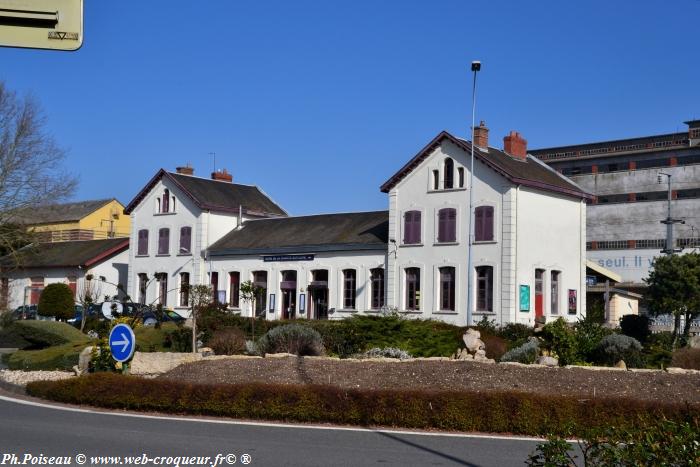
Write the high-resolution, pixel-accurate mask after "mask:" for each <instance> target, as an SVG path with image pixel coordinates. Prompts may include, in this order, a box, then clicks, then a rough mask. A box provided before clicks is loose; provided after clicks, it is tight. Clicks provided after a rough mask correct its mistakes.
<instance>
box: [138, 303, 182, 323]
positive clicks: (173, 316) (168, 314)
mask: <svg viewBox="0 0 700 467" xmlns="http://www.w3.org/2000/svg"><path fill="white" fill-rule="evenodd" d="M159 314H160V317H159V316H158V315H159ZM159 318H160V319H159ZM142 319H143V325H144V326H153V325H155V324H156V323H157V322H158V321H160V322H161V323H167V322H172V323H175V324H180V323H183V322H184V321H185V318H183V317H182V316H180V315H179V314H177V313H175V312H174V311H173V310H168V309H165V310H162V311H161V312H160V313H159V312H158V310H157V309H154V308H151V307H148V309H146V310H145V311H143V314H142Z"/></svg>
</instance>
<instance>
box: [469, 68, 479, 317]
mask: <svg viewBox="0 0 700 467" xmlns="http://www.w3.org/2000/svg"><path fill="white" fill-rule="evenodd" d="M480 69H481V62H472V71H473V72H474V78H473V80H472V140H471V144H470V146H471V158H470V163H469V232H468V242H467V250H468V253H467V326H471V325H472V288H473V287H472V243H473V242H472V238H473V234H472V230H473V229H472V217H473V216H472V214H473V208H474V136H475V134H476V129H475V122H476V73H477V72H478V71H479V70H480Z"/></svg>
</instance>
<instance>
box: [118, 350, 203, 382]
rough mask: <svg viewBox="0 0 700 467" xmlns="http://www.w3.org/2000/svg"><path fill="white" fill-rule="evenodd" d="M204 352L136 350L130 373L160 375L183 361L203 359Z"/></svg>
mask: <svg viewBox="0 0 700 467" xmlns="http://www.w3.org/2000/svg"><path fill="white" fill-rule="evenodd" d="M202 358H204V357H202V354H198V353H197V354H193V353H178V352H136V353H134V358H133V360H132V361H131V364H130V365H129V373H130V374H132V375H136V376H148V375H159V374H161V373H166V372H168V371H170V370H172V369H173V368H175V367H177V366H180V365H182V364H183V363H190V362H196V361H198V360H201V359H202Z"/></svg>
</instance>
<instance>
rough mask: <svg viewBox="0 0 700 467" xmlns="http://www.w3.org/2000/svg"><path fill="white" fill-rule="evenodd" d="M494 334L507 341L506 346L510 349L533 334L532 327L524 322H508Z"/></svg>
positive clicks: (522, 342)
mask: <svg viewBox="0 0 700 467" xmlns="http://www.w3.org/2000/svg"><path fill="white" fill-rule="evenodd" d="M496 335H497V336H499V337H502V338H503V339H505V340H506V341H508V348H509V349H512V348H513V347H518V346H520V345H522V344H524V343H525V342H527V340H528V338H530V337H532V336H533V335H534V329H533V328H532V327H530V326H528V325H526V324H520V323H508V324H506V325H505V326H503V327H502V328H500V329H499V330H498V332H497V334H496Z"/></svg>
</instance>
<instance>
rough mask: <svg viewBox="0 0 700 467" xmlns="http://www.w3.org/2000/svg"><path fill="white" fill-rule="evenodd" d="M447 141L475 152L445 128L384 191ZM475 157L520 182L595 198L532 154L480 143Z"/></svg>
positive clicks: (409, 162) (383, 186)
mask: <svg viewBox="0 0 700 467" xmlns="http://www.w3.org/2000/svg"><path fill="white" fill-rule="evenodd" d="M445 140H448V141H450V142H452V143H453V144H455V145H456V146H458V147H459V148H461V149H462V150H464V151H466V152H467V153H471V143H470V142H469V141H466V140H464V139H461V138H457V137H455V136H453V135H451V134H450V133H448V132H446V131H443V132H441V133H440V134H439V135H437V136H436V137H435V138H434V139H433V140H432V141H431V142H430V143H428V145H427V146H426V147H424V148H423V149H421V151H420V152H419V153H418V154H416V155H415V156H414V157H413V158H412V159H411V160H410V161H408V162H407V163H406V165H404V166H403V167H402V168H401V169H400V170H399V171H398V172H396V173H395V174H394V175H392V177H391V178H390V179H389V180H387V181H386V182H385V183H384V184H383V185H382V186H381V190H382V191H383V192H384V193H388V192H389V190H391V189H392V188H393V187H394V186H396V184H398V183H399V182H400V181H401V180H403V179H404V178H405V177H406V176H407V175H408V174H409V173H411V171H413V169H415V168H416V167H418V166H419V165H420V164H421V163H422V162H423V161H424V160H425V159H427V158H428V156H430V154H431V153H432V152H433V151H434V150H435V149H436V148H437V147H439V146H440V145H441V144H442V142H443V141H445ZM474 158H475V159H477V160H479V161H481V162H483V163H484V164H486V165H487V166H488V167H490V168H491V169H493V170H494V171H496V172H497V173H499V174H501V175H502V176H504V177H505V178H507V179H508V180H510V181H511V182H512V183H514V184H516V185H524V186H529V187H532V188H537V189H540V190H545V191H552V192H557V193H561V194H565V195H568V196H572V197H576V198H592V197H593V196H592V195H591V194H589V193H586V192H585V191H584V190H583V189H582V188H581V187H579V186H578V185H576V184H575V183H573V182H572V181H571V180H569V179H568V178H566V177H564V176H563V175H561V174H559V173H558V172H556V171H555V170H554V169H552V168H550V167H549V166H547V165H546V164H544V163H543V162H540V161H539V160H538V159H537V158H535V157H532V156H528V157H527V158H526V159H525V160H522V159H519V158H516V157H513V156H509V155H508V154H506V153H505V152H503V151H501V150H499V149H496V148H492V147H490V148H488V151H484V150H482V149H480V148H479V147H478V146H474Z"/></svg>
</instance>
